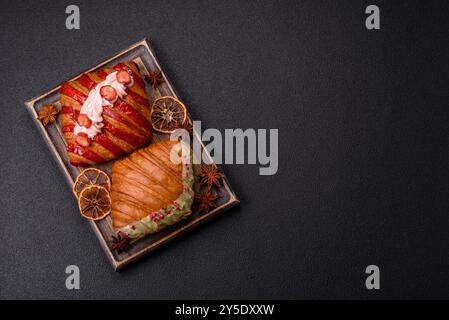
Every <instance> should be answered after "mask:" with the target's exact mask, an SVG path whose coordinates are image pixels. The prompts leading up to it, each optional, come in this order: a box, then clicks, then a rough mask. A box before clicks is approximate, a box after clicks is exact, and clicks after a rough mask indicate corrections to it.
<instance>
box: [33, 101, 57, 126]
mask: <svg viewBox="0 0 449 320" xmlns="http://www.w3.org/2000/svg"><path fill="white" fill-rule="evenodd" d="M58 113H59V111H58V110H56V108H55V106H54V105H52V104H47V105H45V106H43V107H42V108H41V109H40V110H39V111H38V117H37V118H38V119H39V120H40V121H42V124H43V125H44V126H46V125H48V124H49V123H51V124H56V116H57V115H58Z"/></svg>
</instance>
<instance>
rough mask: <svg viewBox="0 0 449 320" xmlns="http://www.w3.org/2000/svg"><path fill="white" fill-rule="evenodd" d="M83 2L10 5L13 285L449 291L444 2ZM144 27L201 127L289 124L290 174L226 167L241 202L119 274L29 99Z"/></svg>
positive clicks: (429, 294)
mask: <svg viewBox="0 0 449 320" xmlns="http://www.w3.org/2000/svg"><path fill="white" fill-rule="evenodd" d="M71 3H72V1H70V2H66V1H45V2H44V1H33V2H28V1H16V2H10V3H8V4H7V5H6V4H2V6H1V11H0V12H1V13H0V21H1V25H2V27H1V32H0V46H1V55H0V59H1V60H0V66H1V67H0V70H1V75H2V82H1V84H2V85H1V87H0V90H1V101H2V103H1V112H0V151H1V153H0V163H1V166H0V212H1V215H0V231H1V232H0V240H1V241H0V250H1V251H0V252H1V255H2V258H1V259H0V298H37V299H42V298H66V299H72V298H73V299H77V298H127V299H128V298H129V299H131V298H163V299H164V298H167V299H172V298H444V297H445V298H449V293H448V292H449V291H448V290H447V288H448V286H449V272H448V270H449V255H448V252H449V215H448V212H449V201H448V199H449V188H448V183H447V181H448V177H449V172H448V170H447V162H448V161H447V160H448V157H447V156H448V152H447V148H448V142H449V141H448V139H449V134H448V123H449V111H448V101H449V99H448V98H449V97H448V79H449V70H448V63H447V57H448V53H449V52H448V51H449V42H448V29H449V28H448V22H447V17H448V13H449V10H447V8H445V7H444V6H443V4H444V2H443V1H442V2H428V1H422V2H412V1H404V3H403V4H399V3H398V2H396V1H395V4H392V3H391V2H386V1H385V2H384V1H377V2H376V4H377V5H379V7H380V9H381V30H379V31H368V30H366V29H365V26H364V19H365V14H364V11H365V7H366V6H367V5H368V4H370V2H367V1H351V3H349V2H348V1H344V2H343V1H326V2H324V1H290V2H286V1H282V2H281V1H279V2H271V1H263V2H259V1H257V2H256V1H250V2H243V1H195V2H194V1H151V2H150V1H127V2H125V1H120V2H119V1H76V3H77V4H78V5H79V6H80V9H81V30H79V31H69V30H66V29H65V25H64V23H65V18H66V15H65V13H64V11H65V7H66V5H68V4H71ZM143 37H148V38H149V39H150V40H151V42H152V44H153V45H154V46H155V48H156V51H157V55H158V57H159V59H160V60H161V62H162V64H163V65H164V67H165V68H166V70H167V72H168V74H169V76H170V77H171V79H172V80H173V82H174V85H175V87H176V88H177V90H178V91H179V93H180V95H181V97H182V98H184V100H185V101H186V102H187V104H188V105H189V106H190V109H191V112H192V114H193V116H194V117H195V118H201V120H203V126H204V127H215V128H219V129H224V128H235V127H241V128H279V135H280V139H279V171H278V173H277V174H276V175H274V176H259V175H258V169H257V167H256V166H250V165H228V166H226V167H225V171H226V173H227V174H228V175H229V179H230V180H231V182H232V184H233V186H234V187H235V189H236V191H237V193H238V194H239V195H240V196H241V198H242V204H241V207H240V208H238V209H235V210H232V211H231V212H230V213H227V214H225V215H224V216H222V217H220V218H218V219H216V220H215V221H213V222H211V223H209V224H207V225H206V226H204V227H202V228H200V229H198V230H197V231H196V232H194V233H192V234H190V235H188V236H186V237H184V238H182V239H181V240H180V241H177V242H175V243H173V244H172V245H170V246H168V247H167V248H164V249H163V250H160V251H158V252H157V253H155V254H153V255H152V256H150V257H148V258H145V259H144V260H143V261H141V262H139V263H137V264H135V265H134V266H132V267H130V268H129V269H126V270H124V271H123V272H120V273H114V272H113V271H112V268H111V267H110V265H109V263H108V261H107V260H106V257H105V256H104V254H103V252H102V250H101V248H100V246H99V245H98V243H97V240H96V238H95V236H94V234H93V233H92V232H91V230H90V229H89V227H88V225H87V223H86V222H85V221H83V219H81V218H80V217H79V214H78V212H77V208H76V204H75V201H74V200H73V198H72V196H71V192H70V190H69V189H68V188H67V186H66V184H65V181H64V179H63V176H62V174H61V173H60V172H59V170H58V169H57V167H56V164H55V163H54V162H53V160H52V158H51V156H50V153H49V152H48V150H47V148H46V146H45V143H44V141H43V140H42V138H41V137H40V135H39V134H38V131H37V130H36V128H34V126H33V124H32V122H31V119H30V118H29V115H28V113H27V111H26V109H25V107H24V106H23V101H24V100H26V99H29V98H31V97H33V96H35V95H37V94H39V93H42V92H44V91H46V90H47V89H49V88H52V87H54V86H55V85H56V84H58V83H60V82H62V81H64V80H66V79H68V78H70V77H71V76H73V75H75V74H77V73H79V72H80V71H81V70H84V69H86V68H88V67H90V66H92V65H95V64H97V63H98V62H99V61H101V60H103V59H104V58H105V57H107V56H110V55H112V54H114V53H116V52H117V51H119V50H121V49H123V48H126V47H127V46H129V45H130V44H132V43H134V42H136V41H138V40H140V39H141V38H143ZM70 264H76V265H78V266H79V267H80V269H81V290H79V291H68V290H67V289H66V288H65V285H64V283H65V277H66V275H65V273H64V271H65V268H66V266H67V265H70ZM369 264H376V265H378V266H379V267H380V269H381V290H379V291H375V292H373V291H368V290H366V289H365V287H364V281H365V276H366V275H365V274H364V270H365V268H366V266H367V265H369Z"/></svg>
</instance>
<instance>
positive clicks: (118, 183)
mask: <svg viewBox="0 0 449 320" xmlns="http://www.w3.org/2000/svg"><path fill="white" fill-rule="evenodd" d="M172 148H175V149H174V152H178V153H180V154H182V157H181V163H178V164H176V163H173V162H172V161H171V158H170V152H171V150H172ZM187 148H188V147H187V146H186V145H185V144H183V143H180V142H177V141H176V142H175V141H164V142H159V143H155V144H151V145H150V146H148V147H146V148H144V149H140V150H138V151H136V152H134V153H133V154H131V155H130V156H128V157H126V158H124V159H122V160H118V161H116V162H115V163H114V165H113V167H112V187H111V199H112V220H113V225H114V227H115V228H116V229H118V230H119V231H121V232H123V233H125V234H128V236H129V237H130V238H139V237H142V236H143V235H145V234H148V233H154V232H157V231H159V230H160V229H162V228H164V227H166V226H168V225H171V224H173V223H175V222H177V221H179V220H181V219H183V218H185V217H187V216H188V215H190V213H191V205H192V202H193V190H192V185H193V172H192V166H191V164H190V159H189V157H188V153H187V150H188V149H187ZM181 151H182V152H181Z"/></svg>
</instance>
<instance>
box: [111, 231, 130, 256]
mask: <svg viewBox="0 0 449 320" xmlns="http://www.w3.org/2000/svg"><path fill="white" fill-rule="evenodd" d="M129 244H130V240H129V238H128V237H127V236H125V235H124V234H122V233H121V232H119V233H117V235H115V236H112V240H111V241H110V248H111V250H112V251H114V250H115V251H117V253H121V252H123V251H125V249H126V247H128V246H129Z"/></svg>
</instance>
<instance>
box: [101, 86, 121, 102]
mask: <svg viewBox="0 0 449 320" xmlns="http://www.w3.org/2000/svg"><path fill="white" fill-rule="evenodd" d="M100 95H101V96H102V97H103V98H105V99H106V100H108V101H115V100H117V91H115V89H114V88H113V87H111V86H103V87H101V89H100Z"/></svg>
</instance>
